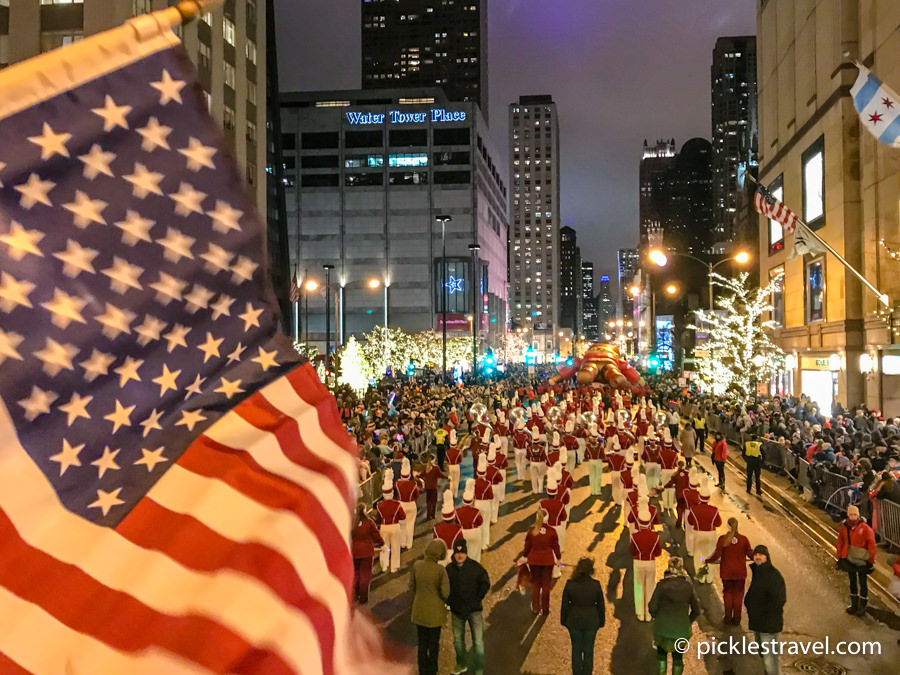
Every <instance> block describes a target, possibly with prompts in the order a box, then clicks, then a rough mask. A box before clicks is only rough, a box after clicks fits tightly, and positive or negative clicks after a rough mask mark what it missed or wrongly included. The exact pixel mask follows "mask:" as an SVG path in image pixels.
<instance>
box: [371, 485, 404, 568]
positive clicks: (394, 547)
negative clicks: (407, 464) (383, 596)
mask: <svg viewBox="0 0 900 675" xmlns="http://www.w3.org/2000/svg"><path fill="white" fill-rule="evenodd" d="M381 492H382V498H381V501H380V502H378V507H377V508H378V516H379V518H380V520H381V528H380V530H379V533H380V534H381V539H382V540H383V541H384V545H383V546H382V547H381V553H380V554H379V561H380V562H381V569H382V571H384V572H387V571H390V572H391V573H393V572H396V571H397V570H399V569H400V548H401V546H402V541H403V534H402V533H401V531H400V527H401V525H400V524H401V523H402V522H403V521H404V520H405V519H406V512H405V511H404V510H403V507H402V506H401V505H400V502H399V501H397V500H396V499H394V481H393V480H392V479H391V474H390V472H385V474H384V484H383V485H382V486H381Z"/></svg>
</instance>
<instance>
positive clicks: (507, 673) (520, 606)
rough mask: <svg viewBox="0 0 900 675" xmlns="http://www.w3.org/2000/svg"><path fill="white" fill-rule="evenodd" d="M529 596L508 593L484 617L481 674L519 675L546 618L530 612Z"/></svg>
mask: <svg viewBox="0 0 900 675" xmlns="http://www.w3.org/2000/svg"><path fill="white" fill-rule="evenodd" d="M530 602H531V596H530V595H528V594H526V595H520V594H519V593H511V594H510V595H509V597H507V598H506V599H505V600H501V601H500V602H498V603H497V604H496V605H494V608H493V609H492V610H491V613H490V614H489V615H488V616H487V617H486V622H487V626H486V627H485V630H484V651H485V662H484V668H485V670H484V672H485V673H490V675H520V674H523V670H522V666H523V665H524V663H525V659H526V657H527V656H528V653H529V652H530V651H531V647H532V645H533V644H534V641H535V640H536V639H537V636H538V634H539V633H540V632H541V628H542V627H543V625H544V623H545V621H546V619H547V617H544V616H535V615H534V614H532V613H531V606H530Z"/></svg>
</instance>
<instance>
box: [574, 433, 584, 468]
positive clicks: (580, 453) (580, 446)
mask: <svg viewBox="0 0 900 675" xmlns="http://www.w3.org/2000/svg"><path fill="white" fill-rule="evenodd" d="M586 444H587V441H585V439H583V438H579V439H578V449H577V450H575V455H576V456H577V457H578V463H579V464H581V463H582V462H583V461H584V447H585V445H586Z"/></svg>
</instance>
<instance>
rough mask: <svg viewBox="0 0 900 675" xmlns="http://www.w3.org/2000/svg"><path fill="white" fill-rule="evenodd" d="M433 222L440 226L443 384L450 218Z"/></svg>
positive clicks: (445, 361) (445, 355)
mask: <svg viewBox="0 0 900 675" xmlns="http://www.w3.org/2000/svg"><path fill="white" fill-rule="evenodd" d="M435 220H436V221H437V222H439V223H440V224H441V280H440V283H441V343H442V346H443V353H444V360H443V368H442V369H443V374H444V383H446V382H447V286H446V283H447V223H449V222H450V221H451V220H453V218H452V217H451V216H435Z"/></svg>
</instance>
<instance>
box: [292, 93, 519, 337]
mask: <svg viewBox="0 0 900 675" xmlns="http://www.w3.org/2000/svg"><path fill="white" fill-rule="evenodd" d="M408 101H417V102H416V103H409V102H408ZM281 110H282V114H281V122H282V133H283V137H282V140H283V142H282V146H283V151H284V163H285V181H286V183H287V189H286V201H287V217H288V234H289V242H290V244H289V245H290V256H291V264H292V269H295V270H296V271H297V275H298V276H299V277H300V279H301V284H300V286H301V287H303V286H304V283H303V282H305V281H310V280H311V281H313V282H315V284H316V285H317V288H316V289H315V290H314V291H312V292H310V291H307V290H306V289H305V287H304V288H303V295H302V297H301V305H302V306H301V308H300V309H301V324H302V336H303V338H305V337H306V334H307V331H308V332H309V339H310V341H311V342H314V343H316V344H318V345H323V344H324V342H325V337H326V323H330V326H328V331H329V333H328V334H329V336H330V342H331V344H337V345H339V344H342V343H343V342H344V340H345V339H346V338H347V337H349V336H350V335H351V334H355V335H360V334H362V333H365V332H368V331H370V330H371V329H372V328H373V327H374V326H376V325H388V326H391V327H400V328H403V329H404V330H406V331H410V332H415V331H422V330H438V331H441V330H442V326H443V324H442V320H443V319H442V317H443V315H444V314H446V318H447V330H448V332H449V333H450V334H451V335H467V334H471V331H472V323H471V322H470V319H469V317H470V316H471V317H473V318H472V319H471V321H477V330H478V333H479V334H480V335H481V337H482V338H483V339H484V340H487V341H488V342H489V343H490V344H496V340H498V339H499V336H500V335H502V334H504V333H505V331H506V323H507V316H506V307H507V298H506V274H507V235H508V230H507V220H506V214H507V197H506V187H505V185H504V183H503V180H502V179H501V177H500V173H499V170H498V167H497V163H496V157H497V155H496V153H495V151H494V149H493V148H492V146H491V142H490V138H489V134H488V130H487V125H486V123H485V122H484V119H483V118H482V116H481V114H480V112H479V108H478V106H477V105H476V104H474V103H451V102H450V101H448V100H447V98H446V97H445V96H444V94H443V92H442V91H441V90H440V89H400V90H383V91H371V90H362V91H329V92H311V93H287V94H286V93H283V94H282V96H281ZM439 217H447V218H448V221H447V222H446V224H445V225H444V226H443V227H442V224H441V223H440V222H439V221H438V218H439ZM474 246H478V247H479V248H477V249H473V247H474ZM444 251H446V255H444ZM323 265H333V270H332V271H331V272H330V273H329V276H330V292H329V291H327V290H326V289H325V282H326V275H325V273H324V270H323ZM444 303H446V307H442V305H443V304H444ZM326 306H328V308H329V310H330V312H329V315H328V322H326V314H325V309H326ZM307 308H308V309H307ZM442 310H445V311H442Z"/></svg>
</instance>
